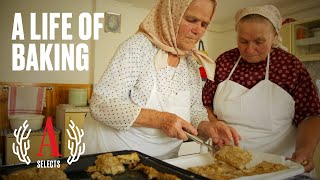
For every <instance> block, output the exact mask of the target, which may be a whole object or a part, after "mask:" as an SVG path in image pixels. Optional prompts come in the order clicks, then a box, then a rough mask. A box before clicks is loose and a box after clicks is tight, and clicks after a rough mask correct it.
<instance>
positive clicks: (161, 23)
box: [138, 0, 216, 80]
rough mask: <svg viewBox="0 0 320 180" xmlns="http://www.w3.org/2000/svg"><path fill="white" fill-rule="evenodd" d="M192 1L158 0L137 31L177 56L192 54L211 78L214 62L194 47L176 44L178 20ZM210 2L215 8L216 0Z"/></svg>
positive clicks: (211, 78)
mask: <svg viewBox="0 0 320 180" xmlns="http://www.w3.org/2000/svg"><path fill="white" fill-rule="evenodd" d="M192 1H193V0H158V2H157V4H156V5H155V6H154V8H153V9H152V10H151V12H150V13H149V14H148V16H147V17H146V18H145V19H144V20H143V22H142V23H141V24H140V26H139V31H138V32H142V33H144V34H145V35H146V36H147V37H148V39H149V40H150V41H151V42H152V43H153V44H155V45H156V46H157V47H158V48H160V49H162V50H163V51H166V52H168V53H172V54H176V55H178V56H185V55H191V54H192V55H193V56H194V57H195V59H196V60H197V62H198V63H199V64H201V65H203V66H204V68H205V70H206V73H207V77H208V79H210V80H213V77H214V73H215V62H214V61H213V60H212V59H211V58H209V57H208V56H206V55H204V54H202V53H200V52H199V51H198V50H197V49H196V48H194V49H192V50H191V51H183V50H181V49H179V48H178V46H177V35H178V31H179V26H180V22H181V19H182V17H183V15H184V13H185V12H186V10H187V8H188V7H189V5H190V4H191V2H192ZM212 2H213V3H214V8H215V7H216V1H215V0H212ZM199 10H200V9H199ZM213 12H214V11H213ZM212 16H213V15H212ZM211 19H212V17H211Z"/></svg>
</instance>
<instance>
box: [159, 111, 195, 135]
mask: <svg viewBox="0 0 320 180" xmlns="http://www.w3.org/2000/svg"><path fill="white" fill-rule="evenodd" d="M159 122H160V127H159V128H160V129H161V130H162V131H163V132H164V133H165V134H166V135H168V136H170V137H173V138H177V139H182V140H184V141H186V140H188V137H187V135H186V133H184V130H185V131H187V132H189V133H191V134H194V135H198V132H197V129H196V128H194V127H193V126H192V125H191V124H190V123H188V122H187V121H185V120H183V119H182V118H180V117H179V116H177V115H175V114H172V113H168V112H161V114H160V116H159Z"/></svg>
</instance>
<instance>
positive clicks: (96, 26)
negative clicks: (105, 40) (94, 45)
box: [93, 13, 104, 40]
mask: <svg viewBox="0 0 320 180" xmlns="http://www.w3.org/2000/svg"><path fill="white" fill-rule="evenodd" d="M103 17H104V13H94V16H93V18H94V19H93V24H94V26H93V28H94V30H93V32H94V33H93V39H94V40H99V29H101V28H103V23H101V22H99V20H100V18H103Z"/></svg>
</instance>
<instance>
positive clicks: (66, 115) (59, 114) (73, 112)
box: [56, 105, 89, 157]
mask: <svg viewBox="0 0 320 180" xmlns="http://www.w3.org/2000/svg"><path fill="white" fill-rule="evenodd" d="M88 112H89V107H87V106H86V107H75V106H70V105H60V106H57V109H56V127H57V128H58V129H59V130H61V137H60V139H61V144H60V145H61V146H60V153H61V154H62V157H68V156H69V155H70V150H69V149H68V140H70V138H69V136H68V133H67V129H69V131H70V132H71V129H70V126H69V124H70V121H71V120H72V121H73V122H74V124H75V126H77V127H78V128H79V129H83V122H84V118H85V116H86V114H87V113H88Z"/></svg>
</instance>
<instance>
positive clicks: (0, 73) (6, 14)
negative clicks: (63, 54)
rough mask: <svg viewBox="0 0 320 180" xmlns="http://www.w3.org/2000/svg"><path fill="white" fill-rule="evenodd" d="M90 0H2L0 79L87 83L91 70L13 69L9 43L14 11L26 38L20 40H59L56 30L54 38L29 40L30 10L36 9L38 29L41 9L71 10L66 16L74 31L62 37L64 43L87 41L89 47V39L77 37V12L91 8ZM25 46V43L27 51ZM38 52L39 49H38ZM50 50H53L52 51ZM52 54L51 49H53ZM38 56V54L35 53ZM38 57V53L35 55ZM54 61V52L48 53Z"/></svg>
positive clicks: (27, 41)
mask: <svg viewBox="0 0 320 180" xmlns="http://www.w3.org/2000/svg"><path fill="white" fill-rule="evenodd" d="M92 3H93V1H91V0H82V1H78V0H68V1H63V0H46V1H43V0H28V1H24V0H4V1H1V8H0V23H1V33H0V41H1V48H0V54H1V58H0V81H1V82H28V83H74V84H77V83H90V71H82V72H79V71H73V72H71V71H67V72H61V71H60V72H55V71H53V72H48V71H44V72H40V71H37V72H35V71H30V72H26V71H20V72H17V71H15V72H14V71H12V70H11V69H12V67H11V66H12V47H11V45H12V43H14V42H13V41H12V40H11V33H12V24H13V19H14V13H15V12H21V13H22V20H23V25H24V32H25V39H26V40H25V41H23V42H21V43H23V44H28V43H35V44H39V43H62V42H63V41H61V40H58V39H59V37H61V33H60V32H59V31H57V33H56V40H55V41H33V42H31V41H30V40H28V39H30V35H29V34H30V13H31V12H34V13H37V15H39V16H37V19H38V20H39V21H37V32H41V24H42V23H41V22H40V20H41V13H42V12H71V13H73V18H72V19H70V20H69V22H70V23H71V24H72V29H70V30H69V34H72V35H73V40H72V41H68V42H66V41H64V43H74V44H78V43H86V44H88V46H89V48H91V42H90V41H81V40H80V39H79V37H78V27H77V26H78V15H79V14H80V13H82V12H92V7H93V5H92ZM27 48H28V46H26V51H27ZM38 52H39V51H38ZM52 52H53V51H52ZM52 54H53V53H52ZM38 56H39V55H38ZM38 58H39V57H38ZM51 61H52V62H53V56H51Z"/></svg>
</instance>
